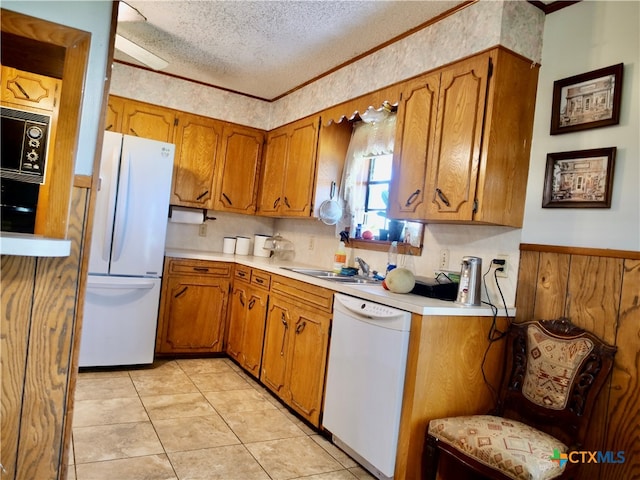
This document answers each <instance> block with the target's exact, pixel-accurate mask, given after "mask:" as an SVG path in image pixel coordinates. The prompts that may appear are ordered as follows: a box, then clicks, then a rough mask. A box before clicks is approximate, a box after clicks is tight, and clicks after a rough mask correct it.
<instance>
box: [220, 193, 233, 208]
mask: <svg viewBox="0 0 640 480" xmlns="http://www.w3.org/2000/svg"><path fill="white" fill-rule="evenodd" d="M222 196H223V197H224V199H225V200H226V201H227V202H229V205H233V202H232V201H231V199H230V198H229V197H227V194H226V193H223V194H222Z"/></svg>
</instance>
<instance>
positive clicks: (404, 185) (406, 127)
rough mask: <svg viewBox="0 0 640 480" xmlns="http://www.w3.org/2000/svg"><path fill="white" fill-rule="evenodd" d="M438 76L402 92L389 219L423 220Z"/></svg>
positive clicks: (412, 85)
mask: <svg viewBox="0 0 640 480" xmlns="http://www.w3.org/2000/svg"><path fill="white" fill-rule="evenodd" d="M439 88H440V74H439V73H436V74H433V75H428V76H427V77H424V78H420V79H419V80H416V81H413V82H411V83H409V84H408V85H407V87H406V88H405V90H404V91H403V92H402V99H401V102H400V105H399V106H398V113H397V118H396V140H395V147H394V152H393V177H392V184H391V188H390V192H389V217H390V218H403V219H415V220H420V219H422V218H424V216H425V191H426V188H427V187H426V183H427V159H428V158H429V156H430V155H431V152H432V150H433V138H434V135H435V126H436V113H437V106H438V91H439Z"/></svg>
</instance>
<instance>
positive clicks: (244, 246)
mask: <svg viewBox="0 0 640 480" xmlns="http://www.w3.org/2000/svg"><path fill="white" fill-rule="evenodd" d="M250 249H251V239H250V238H249V237H238V238H236V255H249V250H250Z"/></svg>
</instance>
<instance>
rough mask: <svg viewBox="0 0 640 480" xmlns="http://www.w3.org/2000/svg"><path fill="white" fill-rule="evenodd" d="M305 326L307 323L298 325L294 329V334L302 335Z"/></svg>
mask: <svg viewBox="0 0 640 480" xmlns="http://www.w3.org/2000/svg"><path fill="white" fill-rule="evenodd" d="M306 326H307V322H302V323H300V324H299V325H298V326H297V327H296V334H300V333H302V331H303V330H304V327H306Z"/></svg>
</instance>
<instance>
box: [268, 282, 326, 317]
mask: <svg viewBox="0 0 640 480" xmlns="http://www.w3.org/2000/svg"><path fill="white" fill-rule="evenodd" d="M271 293H275V294H280V295H282V296H283V297H284V298H285V299H286V300H287V301H289V302H292V303H294V304H298V305H301V306H307V307H313V308H317V309H319V310H321V311H323V312H327V313H331V312H332V311H333V293H334V292H333V290H329V289H326V288H322V287H317V286H315V285H310V284H308V283H305V282H300V281H298V280H293V279H290V278H286V277H279V276H274V277H273V278H272V279H271Z"/></svg>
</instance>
